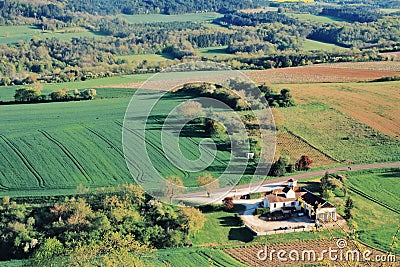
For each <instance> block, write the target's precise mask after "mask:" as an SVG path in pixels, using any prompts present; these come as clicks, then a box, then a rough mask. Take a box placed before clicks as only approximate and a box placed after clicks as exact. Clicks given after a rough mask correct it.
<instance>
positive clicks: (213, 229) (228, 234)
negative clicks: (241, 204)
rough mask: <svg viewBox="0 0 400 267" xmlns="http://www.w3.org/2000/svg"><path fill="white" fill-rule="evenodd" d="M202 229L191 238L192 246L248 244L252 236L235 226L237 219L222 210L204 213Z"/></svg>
mask: <svg viewBox="0 0 400 267" xmlns="http://www.w3.org/2000/svg"><path fill="white" fill-rule="evenodd" d="M204 215H205V217H206V220H207V221H206V223H205V225H204V228H203V229H202V230H201V231H200V232H199V233H197V234H196V235H195V236H194V237H192V238H191V241H192V243H193V245H216V244H218V245H234V244H242V243H244V242H250V241H252V240H253V234H252V233H251V232H250V231H249V230H247V229H246V228H244V227H241V226H237V225H236V224H237V221H238V219H237V218H236V217H235V214H234V213H232V212H226V211H222V210H218V211H213V212H206V213H204Z"/></svg>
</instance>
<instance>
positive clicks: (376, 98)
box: [280, 65, 400, 138]
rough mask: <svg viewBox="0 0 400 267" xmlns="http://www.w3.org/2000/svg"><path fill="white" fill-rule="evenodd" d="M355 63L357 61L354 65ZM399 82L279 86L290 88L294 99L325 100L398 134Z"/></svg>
mask: <svg viewBox="0 0 400 267" xmlns="http://www.w3.org/2000/svg"><path fill="white" fill-rule="evenodd" d="M333 66H335V65H333ZM345 66H346V65H345ZM356 66H358V65H355V66H354V68H355V67H356ZM348 67H353V65H350V66H348ZM381 67H384V66H383V65H379V68H381ZM399 86H400V82H398V81H397V82H384V83H329V84H326V83H325V84H321V83H319V84H290V85H282V87H280V88H285V87H287V88H290V90H291V93H292V94H293V97H294V98H295V100H296V102H297V103H302V104H305V103H307V104H308V103H316V102H322V103H325V104H326V105H329V106H330V107H333V108H335V109H338V110H339V111H341V112H343V113H345V114H347V115H349V116H351V117H353V118H355V119H357V120H359V121H361V122H363V123H365V124H367V125H369V126H370V127H372V128H374V129H376V130H378V131H380V132H382V133H384V134H387V135H390V136H393V137H396V138H399V136H400V127H399V126H398V125H400V115H399V114H400V107H399V105H398V102H399V100H400V95H399V94H398V88H399Z"/></svg>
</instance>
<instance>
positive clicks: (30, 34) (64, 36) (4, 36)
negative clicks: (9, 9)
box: [0, 25, 103, 44]
mask: <svg viewBox="0 0 400 267" xmlns="http://www.w3.org/2000/svg"><path fill="white" fill-rule="evenodd" d="M79 37H103V35H101V34H98V33H94V32H91V31H88V30H86V29H84V28H79V27H77V28H69V29H66V30H65V31H55V32H52V31H42V29H40V28H39V27H37V26H31V25H28V26H0V44H11V43H18V42H19V41H24V42H27V41H29V40H31V39H33V38H38V39H46V38H57V39H60V40H71V39H72V38H79Z"/></svg>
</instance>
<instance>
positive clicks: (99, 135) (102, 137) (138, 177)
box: [82, 125, 143, 180]
mask: <svg viewBox="0 0 400 267" xmlns="http://www.w3.org/2000/svg"><path fill="white" fill-rule="evenodd" d="M82 126H83V127H84V128H85V129H87V130H88V131H89V132H91V133H93V134H94V135H96V136H97V137H98V138H100V139H101V140H103V141H104V142H105V143H107V144H108V145H109V146H110V147H112V148H113V149H115V151H117V153H118V154H119V155H120V156H121V157H122V158H123V159H124V160H126V161H128V162H129V164H130V165H131V166H132V167H133V168H134V169H135V170H136V171H137V173H138V176H137V177H136V178H137V179H138V180H141V178H142V177H143V171H142V170H141V169H140V168H137V167H136V166H135V165H134V164H133V162H132V161H131V160H130V159H129V158H126V157H125V154H124V152H123V151H122V149H121V148H119V147H117V146H116V145H114V144H113V143H112V142H111V141H110V140H109V139H108V138H107V137H105V136H104V135H102V134H101V133H99V132H97V131H95V130H93V129H91V128H89V127H87V126H85V125H82Z"/></svg>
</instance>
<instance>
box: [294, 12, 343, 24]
mask: <svg viewBox="0 0 400 267" xmlns="http://www.w3.org/2000/svg"><path fill="white" fill-rule="evenodd" d="M288 15H291V16H293V17H295V18H297V19H299V20H308V21H312V22H318V23H335V22H349V21H346V20H345V19H341V18H337V17H332V16H321V15H312V14H293V13H292V14H288Z"/></svg>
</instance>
